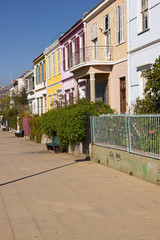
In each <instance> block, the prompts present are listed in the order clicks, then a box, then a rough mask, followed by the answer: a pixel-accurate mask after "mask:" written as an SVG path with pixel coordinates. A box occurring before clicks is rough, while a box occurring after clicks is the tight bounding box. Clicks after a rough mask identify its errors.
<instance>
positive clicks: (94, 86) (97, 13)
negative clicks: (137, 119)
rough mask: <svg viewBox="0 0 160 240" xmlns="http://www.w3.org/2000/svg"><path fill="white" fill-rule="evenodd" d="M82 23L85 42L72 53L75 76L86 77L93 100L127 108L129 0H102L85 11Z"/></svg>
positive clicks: (119, 111)
mask: <svg viewBox="0 0 160 240" xmlns="http://www.w3.org/2000/svg"><path fill="white" fill-rule="evenodd" d="M83 23H84V29H85V42H86V44H85V47H83V48H81V49H80V50H78V51H76V52H75V53H74V52H73V54H72V58H73V59H72V62H73V64H72V66H71V67H70V71H71V72H72V73H73V77H74V79H75V80H76V81H77V82H78V81H79V79H86V80H87V84H86V85H87V90H88V93H87V95H88V96H89V97H90V99H91V100H92V101H96V100H101V101H103V102H105V103H107V104H110V106H111V107H112V108H113V109H115V110H116V111H117V112H118V113H125V112H128V90H127V89H128V88H127V85H128V72H127V2H126V0H103V1H100V3H98V4H97V5H96V6H95V7H94V8H93V9H91V10H90V11H89V12H87V13H86V14H85V15H84V18H83ZM75 86H77V85H75ZM75 92H77V90H75Z"/></svg>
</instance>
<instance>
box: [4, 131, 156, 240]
mask: <svg viewBox="0 0 160 240" xmlns="http://www.w3.org/2000/svg"><path fill="white" fill-rule="evenodd" d="M159 234H160V186H158V185H154V184H151V183H149V182H146V181H143V180H141V179H138V178H136V177H133V176H129V175H127V174H125V173H122V172H119V171H116V170H114V169H111V168H108V167H105V166H103V165H100V164H96V163H94V162H92V161H85V160H84V159H82V158H79V157H76V156H73V155H71V154H67V153H60V154H55V153H54V152H52V151H47V149H46V146H45V145H42V144H37V143H34V142H32V141H30V140H28V139H27V138H17V137H15V136H14V134H13V133H10V132H3V131H2V130H0V240H34V239H36V240H106V239H109V240H135V239H136V240H152V239H153V240H159V239H160V236H159Z"/></svg>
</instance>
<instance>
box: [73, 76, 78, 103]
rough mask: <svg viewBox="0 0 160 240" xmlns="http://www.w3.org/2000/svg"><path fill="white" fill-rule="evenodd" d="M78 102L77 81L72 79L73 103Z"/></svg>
mask: <svg viewBox="0 0 160 240" xmlns="http://www.w3.org/2000/svg"><path fill="white" fill-rule="evenodd" d="M77 100H78V80H76V79H74V102H75V103H76V101H77Z"/></svg>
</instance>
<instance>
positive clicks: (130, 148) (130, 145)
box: [128, 117, 132, 152]
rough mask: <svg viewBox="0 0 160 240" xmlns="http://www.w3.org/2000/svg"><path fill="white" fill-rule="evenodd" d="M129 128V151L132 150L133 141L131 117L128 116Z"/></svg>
mask: <svg viewBox="0 0 160 240" xmlns="http://www.w3.org/2000/svg"><path fill="white" fill-rule="evenodd" d="M128 130H129V141H128V145H129V152H132V143H131V119H130V117H128Z"/></svg>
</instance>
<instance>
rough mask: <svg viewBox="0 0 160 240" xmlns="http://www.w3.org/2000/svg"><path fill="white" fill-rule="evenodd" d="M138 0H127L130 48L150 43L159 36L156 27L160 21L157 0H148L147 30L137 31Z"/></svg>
mask: <svg viewBox="0 0 160 240" xmlns="http://www.w3.org/2000/svg"><path fill="white" fill-rule="evenodd" d="M138 1H139V0H137V1H132V0H129V35H130V36H129V38H130V50H133V49H135V48H137V47H139V46H142V45H144V44H147V43H150V42H152V41H154V40H156V39H159V38H160V33H159V31H158V29H159V28H157V23H159V22H160V2H159V0H149V1H148V3H149V30H148V31H146V32H144V33H141V34H140V32H139V25H140V24H141V22H139V19H138V14H137V13H138Z"/></svg>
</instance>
